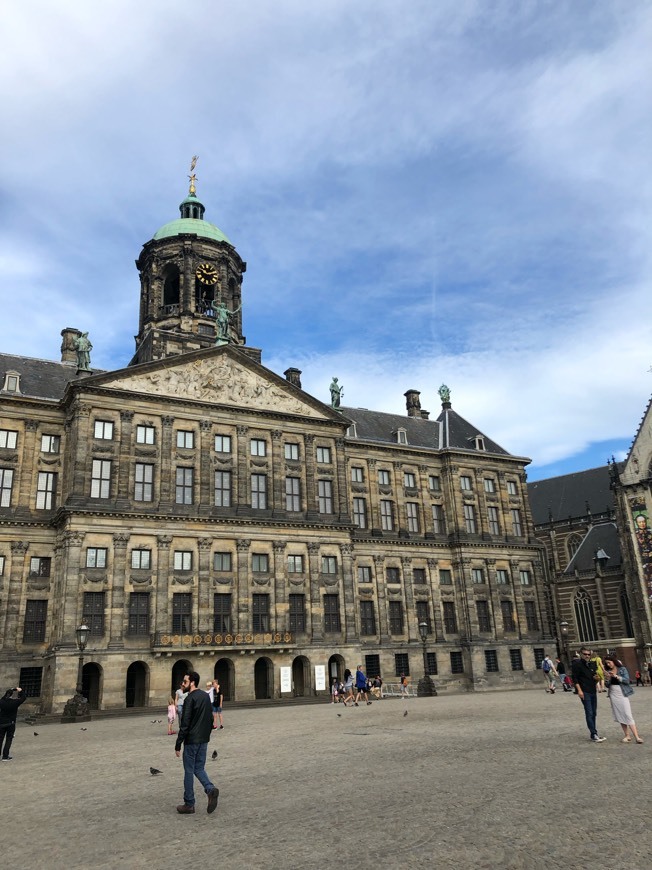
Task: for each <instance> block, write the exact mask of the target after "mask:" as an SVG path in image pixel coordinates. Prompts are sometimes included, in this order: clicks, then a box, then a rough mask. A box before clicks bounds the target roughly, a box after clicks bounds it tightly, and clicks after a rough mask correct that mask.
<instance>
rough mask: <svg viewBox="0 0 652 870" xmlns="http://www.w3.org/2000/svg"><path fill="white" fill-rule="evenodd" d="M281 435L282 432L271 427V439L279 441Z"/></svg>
mask: <svg viewBox="0 0 652 870" xmlns="http://www.w3.org/2000/svg"><path fill="white" fill-rule="evenodd" d="M282 437H283V433H282V432H281V430H280V429H272V441H280V440H281V438H282Z"/></svg>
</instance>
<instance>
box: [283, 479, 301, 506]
mask: <svg viewBox="0 0 652 870" xmlns="http://www.w3.org/2000/svg"><path fill="white" fill-rule="evenodd" d="M285 510H286V511H294V512H296V511H300V510H301V479H300V478H298V477H286V478H285Z"/></svg>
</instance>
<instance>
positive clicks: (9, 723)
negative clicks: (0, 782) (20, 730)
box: [0, 686, 27, 761]
mask: <svg viewBox="0 0 652 870" xmlns="http://www.w3.org/2000/svg"><path fill="white" fill-rule="evenodd" d="M14 692H15V693H16V697H15V698H12V695H13V694H14ZM26 700H27V695H26V694H25V692H23V690H22V689H21V688H20V686H18V687H17V688H16V689H7V691H6V692H5V693H4V695H3V697H2V698H0V751H1V752H2V760H3V761H11V755H9V750H10V749H11V744H12V741H13V739H14V734H15V733H16V715H17V714H18V708H19V707H20V705H21V704H22V703H23V701H26ZM3 744H4V747H3Z"/></svg>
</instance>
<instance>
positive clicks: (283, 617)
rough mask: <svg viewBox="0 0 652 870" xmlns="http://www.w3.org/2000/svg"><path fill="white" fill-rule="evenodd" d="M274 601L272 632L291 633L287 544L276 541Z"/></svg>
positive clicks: (274, 546) (274, 544)
mask: <svg viewBox="0 0 652 870" xmlns="http://www.w3.org/2000/svg"><path fill="white" fill-rule="evenodd" d="M272 546H273V548H274V566H273V568H272V572H273V575H274V601H275V606H274V607H273V610H272V614H271V616H272V619H271V623H270V628H271V631H289V630H290V623H289V616H288V592H287V588H288V578H287V560H286V558H285V548H286V546H287V545H286V544H285V542H284V541H274V543H273V544H272Z"/></svg>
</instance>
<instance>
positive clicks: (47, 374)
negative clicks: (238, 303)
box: [0, 353, 99, 401]
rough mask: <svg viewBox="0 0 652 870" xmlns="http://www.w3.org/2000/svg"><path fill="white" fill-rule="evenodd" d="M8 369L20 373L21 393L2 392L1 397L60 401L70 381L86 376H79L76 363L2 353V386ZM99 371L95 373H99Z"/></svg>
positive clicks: (0, 367) (0, 356) (0, 383)
mask: <svg viewBox="0 0 652 870" xmlns="http://www.w3.org/2000/svg"><path fill="white" fill-rule="evenodd" d="M8 371H15V372H18V374H19V375H20V393H19V394H16V393H1V394H0V398H5V397H7V396H14V395H18V396H20V397H23V398H32V399H34V398H35V399H49V400H50V401H59V400H60V399H61V398H62V397H63V394H64V391H65V389H66V386H67V385H68V384H69V383H70V381H75V380H77V379H78V378H79V379H80V380H81V379H83V378H84V377H85V375H81V378H80V377H79V376H78V374H77V367H76V366H74V365H70V364H66V363H62V362H52V361H51V360H45V359H33V358H32V357H28V356H13V355H12V354H8V353H0V387H1V386H2V384H3V383H4V376H5V374H6V372H8ZM98 371H99V370H96V371H95V372H94V373H95V374H97V372H98Z"/></svg>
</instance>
